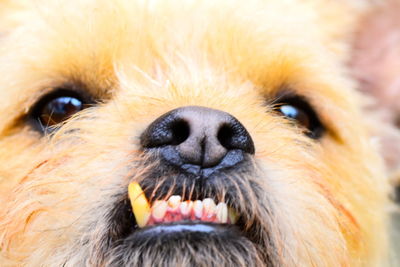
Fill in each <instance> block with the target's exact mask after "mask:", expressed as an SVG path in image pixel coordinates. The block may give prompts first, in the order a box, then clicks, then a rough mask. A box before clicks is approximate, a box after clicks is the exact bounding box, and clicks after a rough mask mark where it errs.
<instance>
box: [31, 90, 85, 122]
mask: <svg viewBox="0 0 400 267" xmlns="http://www.w3.org/2000/svg"><path fill="white" fill-rule="evenodd" d="M86 106H87V102H86V101H85V100H84V97H82V96H80V95H79V94H78V93H77V92H75V91H72V90H65V89H59V90H56V91H55V92H53V93H50V94H49V95H46V96H44V97H43V98H42V99H41V100H39V102H38V103H37V104H36V105H35V107H34V108H33V118H34V119H35V121H37V122H39V123H40V124H41V126H42V128H43V127H45V128H48V127H51V126H56V125H57V124H59V123H62V122H63V121H65V120H67V119H69V118H70V117H71V116H72V115H74V114H76V113H78V112H79V111H81V110H83V109H84V108H86Z"/></svg>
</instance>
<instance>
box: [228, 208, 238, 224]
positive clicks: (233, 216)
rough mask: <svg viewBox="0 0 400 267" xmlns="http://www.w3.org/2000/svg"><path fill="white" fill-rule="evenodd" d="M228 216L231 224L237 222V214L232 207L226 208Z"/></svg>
mask: <svg viewBox="0 0 400 267" xmlns="http://www.w3.org/2000/svg"><path fill="white" fill-rule="evenodd" d="M228 216H229V221H230V222H231V223H232V224H235V223H236V222H237V220H238V215H237V213H236V211H235V210H234V209H232V208H229V209H228Z"/></svg>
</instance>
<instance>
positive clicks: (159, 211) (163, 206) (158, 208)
mask: <svg viewBox="0 0 400 267" xmlns="http://www.w3.org/2000/svg"><path fill="white" fill-rule="evenodd" d="M167 207H168V204H167V202H166V201H162V200H157V201H155V202H154V204H153V207H152V211H151V214H152V216H153V218H154V219H155V220H156V221H161V220H162V219H163V218H164V216H165V213H166V212H167Z"/></svg>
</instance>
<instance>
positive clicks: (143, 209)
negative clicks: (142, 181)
mask: <svg viewBox="0 0 400 267" xmlns="http://www.w3.org/2000/svg"><path fill="white" fill-rule="evenodd" d="M128 195H129V199H130V200H131V205H132V211H133V214H134V215H135V219H136V222H137V224H138V226H139V227H144V226H146V224H147V222H148V221H149V218H150V214H151V208H150V204H149V202H148V201H147V198H146V196H145V194H144V192H143V190H142V188H141V187H140V185H139V184H138V183H137V182H132V183H130V184H129V187H128Z"/></svg>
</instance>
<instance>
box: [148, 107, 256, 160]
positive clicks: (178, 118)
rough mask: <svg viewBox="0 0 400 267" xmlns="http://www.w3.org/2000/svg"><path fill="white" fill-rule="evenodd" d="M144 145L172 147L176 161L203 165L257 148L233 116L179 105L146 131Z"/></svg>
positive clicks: (251, 152) (213, 110)
mask: <svg viewBox="0 0 400 267" xmlns="http://www.w3.org/2000/svg"><path fill="white" fill-rule="evenodd" d="M141 144H142V146H143V147H145V148H165V147H169V148H170V147H171V146H172V147H173V148H174V150H175V151H177V152H178V153H177V155H178V157H180V159H179V160H177V159H173V160H175V161H178V162H181V163H182V164H194V165H198V166H200V167H202V168H210V167H213V166H216V165H218V164H219V163H220V162H221V161H222V160H223V158H224V157H225V156H226V155H227V154H228V152H229V151H232V150H240V151H241V152H246V153H249V154H254V151H255V149H254V144H253V140H252V139H251V136H250V135H249V133H248V132H247V130H246V129H245V128H244V126H243V125H242V124H241V123H240V122H239V121H238V120H237V119H235V118H234V117H233V116H232V115H230V114H228V113H226V112H223V111H219V110H215V109H211V108H205V107H198V106H187V107H182V108H178V109H175V110H172V111H170V112H168V113H166V114H164V115H162V116H161V117H159V118H158V119H157V120H155V121H154V122H153V123H152V124H150V126H149V127H148V128H147V129H146V130H145V132H144V133H143V135H142V136H141ZM175 157H176V156H175Z"/></svg>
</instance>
